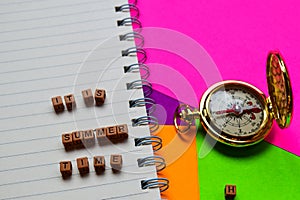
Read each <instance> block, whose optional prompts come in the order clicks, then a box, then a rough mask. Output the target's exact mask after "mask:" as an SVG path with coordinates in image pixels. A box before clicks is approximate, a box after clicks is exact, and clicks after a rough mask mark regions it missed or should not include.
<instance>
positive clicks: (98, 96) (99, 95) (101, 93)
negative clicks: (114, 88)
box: [95, 89, 106, 106]
mask: <svg viewBox="0 0 300 200" xmlns="http://www.w3.org/2000/svg"><path fill="white" fill-rule="evenodd" d="M105 98H106V92H105V90H102V89H96V91H95V101H96V106H101V105H103V104H104V101H105Z"/></svg>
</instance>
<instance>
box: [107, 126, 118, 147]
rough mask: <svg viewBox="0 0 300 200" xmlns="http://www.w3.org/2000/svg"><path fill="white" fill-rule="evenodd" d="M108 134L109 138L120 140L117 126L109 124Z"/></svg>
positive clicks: (115, 140) (114, 140)
mask: <svg viewBox="0 0 300 200" xmlns="http://www.w3.org/2000/svg"><path fill="white" fill-rule="evenodd" d="M106 136H107V138H108V139H109V140H110V141H111V142H113V143H116V142H118V133H117V127H116V126H109V127H107V128H106Z"/></svg>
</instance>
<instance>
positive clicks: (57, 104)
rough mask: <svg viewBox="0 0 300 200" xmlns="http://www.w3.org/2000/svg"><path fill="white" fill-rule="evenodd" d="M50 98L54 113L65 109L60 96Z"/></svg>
mask: <svg viewBox="0 0 300 200" xmlns="http://www.w3.org/2000/svg"><path fill="white" fill-rule="evenodd" d="M51 100H52V104H53V108H54V110H55V112H56V113H60V112H63V111H64V110H65V106H64V103H63V101H62V98H61V96H57V97H53V98H52V99H51Z"/></svg>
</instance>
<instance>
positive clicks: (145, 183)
mask: <svg viewBox="0 0 300 200" xmlns="http://www.w3.org/2000/svg"><path fill="white" fill-rule="evenodd" d="M136 4H137V0H134V1H132V2H131V3H128V4H123V5H121V6H116V7H115V11H116V12H130V11H132V10H133V11H134V12H132V13H135V14H134V16H131V17H126V18H124V19H121V20H117V25H118V26H132V25H135V30H134V31H132V32H129V33H126V34H123V35H120V36H119V39H120V41H135V42H136V46H135V47H131V48H128V49H125V50H123V51H122V52H121V54H122V56H123V57H132V56H135V57H137V55H139V58H138V63H134V64H131V65H129V66H124V73H140V74H141V80H135V81H132V82H130V83H127V84H126V87H127V89H128V90H133V89H143V92H144V97H143V98H138V99H133V100H129V107H130V108H137V107H146V111H147V113H148V115H147V116H140V117H137V118H134V119H132V120H131V121H132V126H133V127H137V126H149V129H150V132H151V133H153V132H155V131H156V130H157V129H158V128H159V125H158V124H159V123H158V119H157V118H156V117H154V116H151V114H152V113H153V112H154V111H155V108H156V104H155V101H154V100H153V99H151V98H149V96H150V95H151V94H152V91H153V89H152V84H151V83H150V82H149V81H148V80H147V78H148V77H149V75H150V70H149V67H148V66H147V65H146V64H145V62H146V60H147V54H146V51H145V50H144V49H143V48H142V47H143V46H144V42H145V40H144V37H143V36H142V35H141V34H140V31H141V28H142V24H141V22H140V21H139V19H138V17H139V15H140V11H139V9H138V7H137V6H136ZM142 71H143V72H144V73H142ZM143 145H152V148H153V151H154V152H156V151H158V150H159V149H161V148H162V139H161V138H160V137H158V136H146V137H141V138H135V146H143ZM137 162H138V166H139V167H146V166H153V165H154V166H156V170H157V172H159V171H161V170H163V169H164V168H165V167H166V163H165V160H164V158H162V157H160V156H155V155H153V156H148V157H145V158H140V159H138V160H137ZM141 187H142V189H152V188H159V190H160V192H163V191H165V190H167V189H168V188H169V180H168V179H166V178H152V179H146V180H141Z"/></svg>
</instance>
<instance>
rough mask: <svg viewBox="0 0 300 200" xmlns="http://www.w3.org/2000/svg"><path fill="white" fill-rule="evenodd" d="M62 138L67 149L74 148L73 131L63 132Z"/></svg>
mask: <svg viewBox="0 0 300 200" xmlns="http://www.w3.org/2000/svg"><path fill="white" fill-rule="evenodd" d="M61 140H62V143H63V145H64V147H65V149H66V151H69V150H72V149H73V148H74V146H73V136H72V133H65V134H62V136H61Z"/></svg>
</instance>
